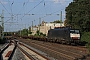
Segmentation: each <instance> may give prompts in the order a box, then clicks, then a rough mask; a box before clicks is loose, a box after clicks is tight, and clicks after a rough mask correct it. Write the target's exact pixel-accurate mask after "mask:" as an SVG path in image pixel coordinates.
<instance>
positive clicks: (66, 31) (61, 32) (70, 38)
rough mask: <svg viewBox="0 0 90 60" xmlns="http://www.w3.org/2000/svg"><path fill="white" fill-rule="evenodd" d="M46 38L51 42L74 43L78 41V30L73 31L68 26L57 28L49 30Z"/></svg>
mask: <svg viewBox="0 0 90 60" xmlns="http://www.w3.org/2000/svg"><path fill="white" fill-rule="evenodd" d="M76 31H78V30H76ZM47 38H48V41H53V42H60V43H75V42H77V41H79V38H80V34H79V32H78V33H75V30H74V29H72V30H71V29H70V28H59V29H51V30H49V31H48V36H47Z"/></svg>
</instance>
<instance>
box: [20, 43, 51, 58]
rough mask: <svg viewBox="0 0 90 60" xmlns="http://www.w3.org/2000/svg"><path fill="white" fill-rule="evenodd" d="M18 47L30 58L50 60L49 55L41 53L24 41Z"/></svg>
mask: <svg viewBox="0 0 90 60" xmlns="http://www.w3.org/2000/svg"><path fill="white" fill-rule="evenodd" d="M18 48H19V49H20V50H21V51H22V52H23V53H24V54H25V55H26V56H27V57H28V59H30V60H49V59H48V58H47V57H45V56H43V55H41V54H40V53H38V52H36V51H34V50H33V49H31V48H29V47H28V46H26V45H24V44H23V43H19V44H18Z"/></svg>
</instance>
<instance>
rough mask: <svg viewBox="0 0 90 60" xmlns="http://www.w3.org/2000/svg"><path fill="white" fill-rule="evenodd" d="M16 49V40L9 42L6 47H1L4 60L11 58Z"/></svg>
mask: <svg viewBox="0 0 90 60" xmlns="http://www.w3.org/2000/svg"><path fill="white" fill-rule="evenodd" d="M15 50H16V44H15V42H10V43H8V44H7V45H6V46H5V47H3V48H2V49H1V52H0V54H1V55H2V57H1V58H2V59H3V60H11V59H12V56H13V54H14V52H15Z"/></svg>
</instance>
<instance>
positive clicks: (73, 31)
mask: <svg viewBox="0 0 90 60" xmlns="http://www.w3.org/2000/svg"><path fill="white" fill-rule="evenodd" d="M70 33H77V34H79V33H80V32H79V30H74V29H72V30H70Z"/></svg>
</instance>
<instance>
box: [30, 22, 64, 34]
mask: <svg viewBox="0 0 90 60" xmlns="http://www.w3.org/2000/svg"><path fill="white" fill-rule="evenodd" d="M55 27H64V23H46V22H44V21H42V23H41V24H40V25H39V26H38V27H32V28H31V31H32V32H33V35H34V34H35V33H36V31H37V30H40V32H42V33H43V34H46V35H47V33H48V30H50V29H54V28H55Z"/></svg>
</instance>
